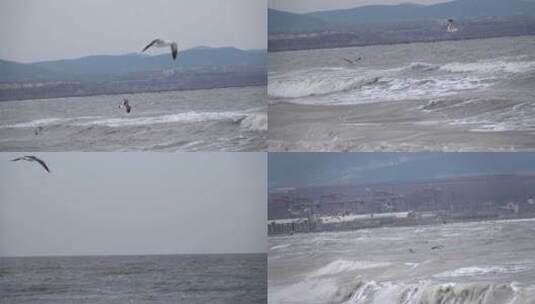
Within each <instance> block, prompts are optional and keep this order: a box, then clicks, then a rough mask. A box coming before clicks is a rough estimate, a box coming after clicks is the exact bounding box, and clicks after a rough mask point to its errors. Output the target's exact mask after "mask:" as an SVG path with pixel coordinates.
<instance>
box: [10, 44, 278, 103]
mask: <svg viewBox="0 0 535 304" xmlns="http://www.w3.org/2000/svg"><path fill="white" fill-rule="evenodd" d="M266 55H267V52H266V50H240V49H236V48H231V47H226V48H208V47H198V48H193V49H189V50H185V51H182V52H179V54H178V57H177V60H172V58H171V55H170V54H163V55H157V56H149V55H145V54H127V55H117V56H110V55H101V56H89V57H83V58H77V59H66V60H55V61H45V62H37V63H31V64H22V63H17V62H11V61H4V60H0V101H1V100H16V99H32V98H52V97H65V96H84V95H94V94H116V93H127V92H129V93H133V92H150V91H164V90H189V89H203V88H217V87H229V86H251V85H265V84H266V81H267V80H266Z"/></svg>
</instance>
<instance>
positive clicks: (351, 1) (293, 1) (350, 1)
mask: <svg viewBox="0 0 535 304" xmlns="http://www.w3.org/2000/svg"><path fill="white" fill-rule="evenodd" d="M268 1H269V7H270V8H274V9H278V10H282V11H288V12H294V13H308V12H315V11H326V10H335V9H346V8H354V7H358V6H365V5H378V4H401V3H418V4H435V3H441V2H448V1H451V0H336V1H333V0H268Z"/></svg>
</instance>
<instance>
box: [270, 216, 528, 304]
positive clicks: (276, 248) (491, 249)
mask: <svg viewBox="0 0 535 304" xmlns="http://www.w3.org/2000/svg"><path fill="white" fill-rule="evenodd" d="M436 246H438V247H436ZM433 248H435V249H433ZM268 271H269V279H268V294H269V295H268V302H269V303H352V304H364V303H366V304H372V303H381V304H382V303H400V304H423V303H430V304H431V303H442V304H453V303H455V304H469V303H470V304H472V303H474V304H475V303H479V304H490V303H493V304H504V303H508V304H524V303H535V220H533V219H532V220H504V221H492V222H474V223H455V224H444V225H437V226H418V227H405V228H399V227H398V228H379V229H366V230H359V231H351V232H329V233H309V234H297V235H293V236H286V237H271V238H269V252H268Z"/></svg>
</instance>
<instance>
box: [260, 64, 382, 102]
mask: <svg viewBox="0 0 535 304" xmlns="http://www.w3.org/2000/svg"><path fill="white" fill-rule="evenodd" d="M356 73H358V72H357V71H355V70H348V69H334V70H333V69H317V70H307V71H302V72H300V73H289V74H287V75H281V76H277V77H272V78H270V79H269V82H268V95H269V96H271V97H274V98H299V97H307V96H321V95H328V94H332V93H337V92H344V91H351V90H355V89H358V88H361V87H363V86H366V85H372V84H374V83H376V82H377V81H379V79H380V78H379V77H377V76H373V75H366V76H359V75H356Z"/></svg>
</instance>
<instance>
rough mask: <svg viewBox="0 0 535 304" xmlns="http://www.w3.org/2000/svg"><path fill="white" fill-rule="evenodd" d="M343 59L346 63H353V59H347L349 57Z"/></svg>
mask: <svg viewBox="0 0 535 304" xmlns="http://www.w3.org/2000/svg"><path fill="white" fill-rule="evenodd" d="M344 60H345V61H347V62H348V63H351V64H353V61H351V60H349V59H347V58H344Z"/></svg>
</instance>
